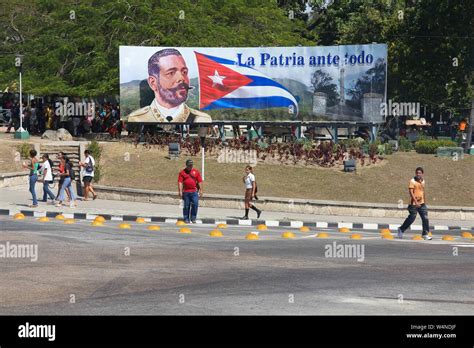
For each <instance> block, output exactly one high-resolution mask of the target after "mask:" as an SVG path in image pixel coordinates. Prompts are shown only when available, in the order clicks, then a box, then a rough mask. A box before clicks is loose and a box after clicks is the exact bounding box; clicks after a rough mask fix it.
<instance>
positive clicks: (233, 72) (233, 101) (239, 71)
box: [194, 51, 298, 115]
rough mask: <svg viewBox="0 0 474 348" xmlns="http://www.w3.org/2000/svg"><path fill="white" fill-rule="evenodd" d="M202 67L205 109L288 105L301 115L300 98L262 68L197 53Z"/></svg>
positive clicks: (201, 100) (201, 86) (263, 107)
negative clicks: (267, 74) (299, 109)
mask: <svg viewBox="0 0 474 348" xmlns="http://www.w3.org/2000/svg"><path fill="white" fill-rule="evenodd" d="M194 53H195V54H196V60H197V65H198V70H199V96H200V97H199V108H200V109H201V110H211V109H223V108H239V109H268V108H278V107H286V108H288V109H289V110H290V111H289V113H293V114H294V115H297V114H298V103H297V101H296V98H295V97H294V96H293V95H292V94H291V93H290V91H288V90H287V89H286V88H285V87H283V86H282V85H281V84H279V83H278V82H276V81H273V80H272V79H271V78H269V77H267V76H265V75H264V74H262V73H260V72H259V71H257V70H255V69H253V68H251V67H249V66H246V65H238V63H237V62H234V61H232V60H229V59H225V58H219V57H213V56H210V55H206V54H202V53H198V52H196V51H195V52H194Z"/></svg>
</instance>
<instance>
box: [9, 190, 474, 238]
mask: <svg viewBox="0 0 474 348" xmlns="http://www.w3.org/2000/svg"><path fill="white" fill-rule="evenodd" d="M36 189H37V195H38V198H39V199H41V198H42V195H43V193H42V185H41V184H40V185H36ZM77 203H78V207H77V208H69V207H68V206H63V207H61V208H57V207H55V206H54V205H50V204H46V203H43V202H39V207H37V208H29V207H28V205H30V204H31V195H30V193H29V192H28V188H27V187H25V186H15V187H9V188H0V212H1V213H2V214H3V215H6V214H9V215H13V214H15V213H17V212H20V211H21V212H23V213H25V215H30V216H33V215H34V216H44V215H47V216H52V217H54V216H55V215H56V214H58V213H63V214H67V215H66V216H67V217H73V218H76V219H86V218H87V219H93V218H94V217H95V216H97V215H102V216H104V217H106V218H108V219H113V220H117V221H121V220H127V221H133V220H135V219H136V217H137V216H141V217H145V218H147V220H148V221H156V222H165V221H166V222H174V221H176V219H182V208H180V207H179V206H178V205H165V204H153V203H139V202H127V201H115V200H102V199H100V198H99V199H97V200H95V201H87V202H82V201H78V202H77ZM243 214H244V212H243V211H242V210H238V209H224V208H205V207H201V208H199V212H198V219H200V221H201V222H202V223H211V224H214V223H216V222H226V223H228V224H233V225H236V224H240V225H256V224H259V223H266V224H267V225H268V226H288V227H300V226H302V225H305V226H315V227H321V228H323V227H349V228H359V229H370V230H376V229H380V228H390V229H396V228H397V227H398V226H399V225H400V224H401V223H402V222H403V221H402V220H400V219H397V218H380V217H353V216H334V215H310V214H297V213H285V212H271V211H264V212H263V213H262V216H261V217H260V220H258V221H257V220H255V213H254V212H253V211H251V212H250V218H251V219H252V218H253V219H254V220H250V221H246V220H239V219H240V217H242V216H243ZM430 225H431V226H432V228H431V230H449V229H466V230H474V221H470V220H463V221H452V220H430ZM412 230H421V220H420V218H419V217H417V220H416V221H415V224H414V225H412Z"/></svg>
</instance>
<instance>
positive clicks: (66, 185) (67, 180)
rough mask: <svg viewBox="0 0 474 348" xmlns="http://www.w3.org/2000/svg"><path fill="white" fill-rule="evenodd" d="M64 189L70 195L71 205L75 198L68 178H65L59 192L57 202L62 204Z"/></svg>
mask: <svg viewBox="0 0 474 348" xmlns="http://www.w3.org/2000/svg"><path fill="white" fill-rule="evenodd" d="M66 188H68V189H69V193H70V194H71V203H73V202H74V201H75V200H76V196H75V195H74V189H73V188H72V183H71V178H69V177H67V178H65V179H64V182H63V184H62V185H61V190H59V201H60V202H64V191H65V190H66Z"/></svg>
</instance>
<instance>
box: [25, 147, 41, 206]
mask: <svg viewBox="0 0 474 348" xmlns="http://www.w3.org/2000/svg"><path fill="white" fill-rule="evenodd" d="M37 154H38V153H37V152H36V150H30V160H29V162H24V163H23V167H24V168H26V169H29V170H30V174H29V184H30V185H29V188H30V193H31V197H32V198H33V204H30V205H29V207H30V208H36V207H37V206H38V200H37V198H36V190H35V189H36V188H35V186H36V182H37V181H38V168H39V161H38V159H37V158H36V155H37Z"/></svg>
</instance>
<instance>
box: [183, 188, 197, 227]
mask: <svg viewBox="0 0 474 348" xmlns="http://www.w3.org/2000/svg"><path fill="white" fill-rule="evenodd" d="M183 201H184V207H183V218H184V221H185V222H189V211H190V210H191V220H196V217H197V212H198V206H199V194H198V193H197V192H183Z"/></svg>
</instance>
